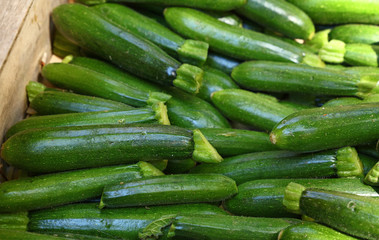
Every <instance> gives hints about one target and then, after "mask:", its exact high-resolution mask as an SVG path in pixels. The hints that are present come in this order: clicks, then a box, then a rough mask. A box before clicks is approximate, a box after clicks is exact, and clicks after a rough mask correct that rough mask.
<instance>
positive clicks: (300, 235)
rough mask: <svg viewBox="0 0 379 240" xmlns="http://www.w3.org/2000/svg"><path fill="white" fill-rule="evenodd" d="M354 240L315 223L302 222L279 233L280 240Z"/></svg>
mask: <svg viewBox="0 0 379 240" xmlns="http://www.w3.org/2000/svg"><path fill="white" fill-rule="evenodd" d="M304 239H312V240H324V239H332V240H354V239H356V238H353V237H350V236H348V235H345V234H343V233H340V232H338V231H336V230H333V229H332V228H328V227H326V226H324V225H321V224H318V223H314V222H301V223H298V224H294V225H291V226H288V227H286V228H285V229H283V230H282V231H280V233H279V237H278V240H304Z"/></svg>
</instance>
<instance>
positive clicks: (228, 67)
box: [206, 52, 240, 74]
mask: <svg viewBox="0 0 379 240" xmlns="http://www.w3.org/2000/svg"><path fill="white" fill-rule="evenodd" d="M238 64H240V62H239V61H238V60H236V59H233V58H229V57H225V56H222V55H220V54H217V53H213V52H210V53H209V54H208V58H207V61H206V65H207V66H209V67H212V68H215V69H218V70H220V71H223V72H225V73H227V74H231V73H232V70H233V68H234V67H235V66H237V65H238Z"/></svg>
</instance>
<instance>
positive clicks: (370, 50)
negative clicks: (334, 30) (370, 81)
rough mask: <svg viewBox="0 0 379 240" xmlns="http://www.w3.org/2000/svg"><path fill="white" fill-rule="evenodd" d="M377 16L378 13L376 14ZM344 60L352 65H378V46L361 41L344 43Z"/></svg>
mask: <svg viewBox="0 0 379 240" xmlns="http://www.w3.org/2000/svg"><path fill="white" fill-rule="evenodd" d="M378 16H379V14H378ZM344 60H345V62H346V63H348V64H350V65H353V66H371V67H378V66H379V46H373V45H368V44H363V43H351V44H346V53H345V57H344Z"/></svg>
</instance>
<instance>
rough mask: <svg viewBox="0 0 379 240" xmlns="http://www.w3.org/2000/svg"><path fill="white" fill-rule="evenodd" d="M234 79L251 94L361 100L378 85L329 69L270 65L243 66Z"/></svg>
mask: <svg viewBox="0 0 379 240" xmlns="http://www.w3.org/2000/svg"><path fill="white" fill-rule="evenodd" d="M232 77H233V79H234V80H235V81H236V82H237V83H238V84H239V85H240V86H241V87H243V88H246V89H250V90H258V91H268V92H300V93H308V94H318V95H341V96H361V95H362V94H365V93H368V92H370V91H371V90H372V89H373V88H374V87H375V86H376V84H377V82H378V79H377V80H376V81H367V80H366V79H365V78H364V79H360V78H358V77H356V76H355V75H353V76H351V75H347V74H344V73H342V72H340V71H335V70H330V69H325V68H316V67H311V66H306V65H300V64H293V63H279V62H268V61H251V62H245V63H242V64H240V65H238V66H237V67H235V68H234V69H233V72H232Z"/></svg>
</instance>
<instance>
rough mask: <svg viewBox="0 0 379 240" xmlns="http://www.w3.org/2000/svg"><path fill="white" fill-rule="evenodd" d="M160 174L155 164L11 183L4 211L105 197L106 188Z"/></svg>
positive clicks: (3, 197)
mask: <svg viewBox="0 0 379 240" xmlns="http://www.w3.org/2000/svg"><path fill="white" fill-rule="evenodd" d="M36 165H37V163H36ZM36 167H37V168H38V166H36ZM159 175H163V173H162V172H160V171H159V170H158V169H156V168H155V167H154V166H152V165H151V164H149V163H146V162H139V163H137V164H133V165H129V166H114V167H113V166H112V167H103V168H93V169H84V170H77V171H71V172H62V173H55V174H47V175H40V176H37V177H28V178H22V179H18V180H12V181H7V182H4V183H2V184H1V185H0V212H16V211H29V210H34V209H41V208H48V207H52V206H57V205H62V204H67V203H71V202H79V201H83V200H86V199H90V198H94V197H99V196H101V193H102V191H103V188H104V186H105V185H108V184H119V183H120V182H125V181H128V180H132V179H135V178H142V177H149V176H159Z"/></svg>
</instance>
